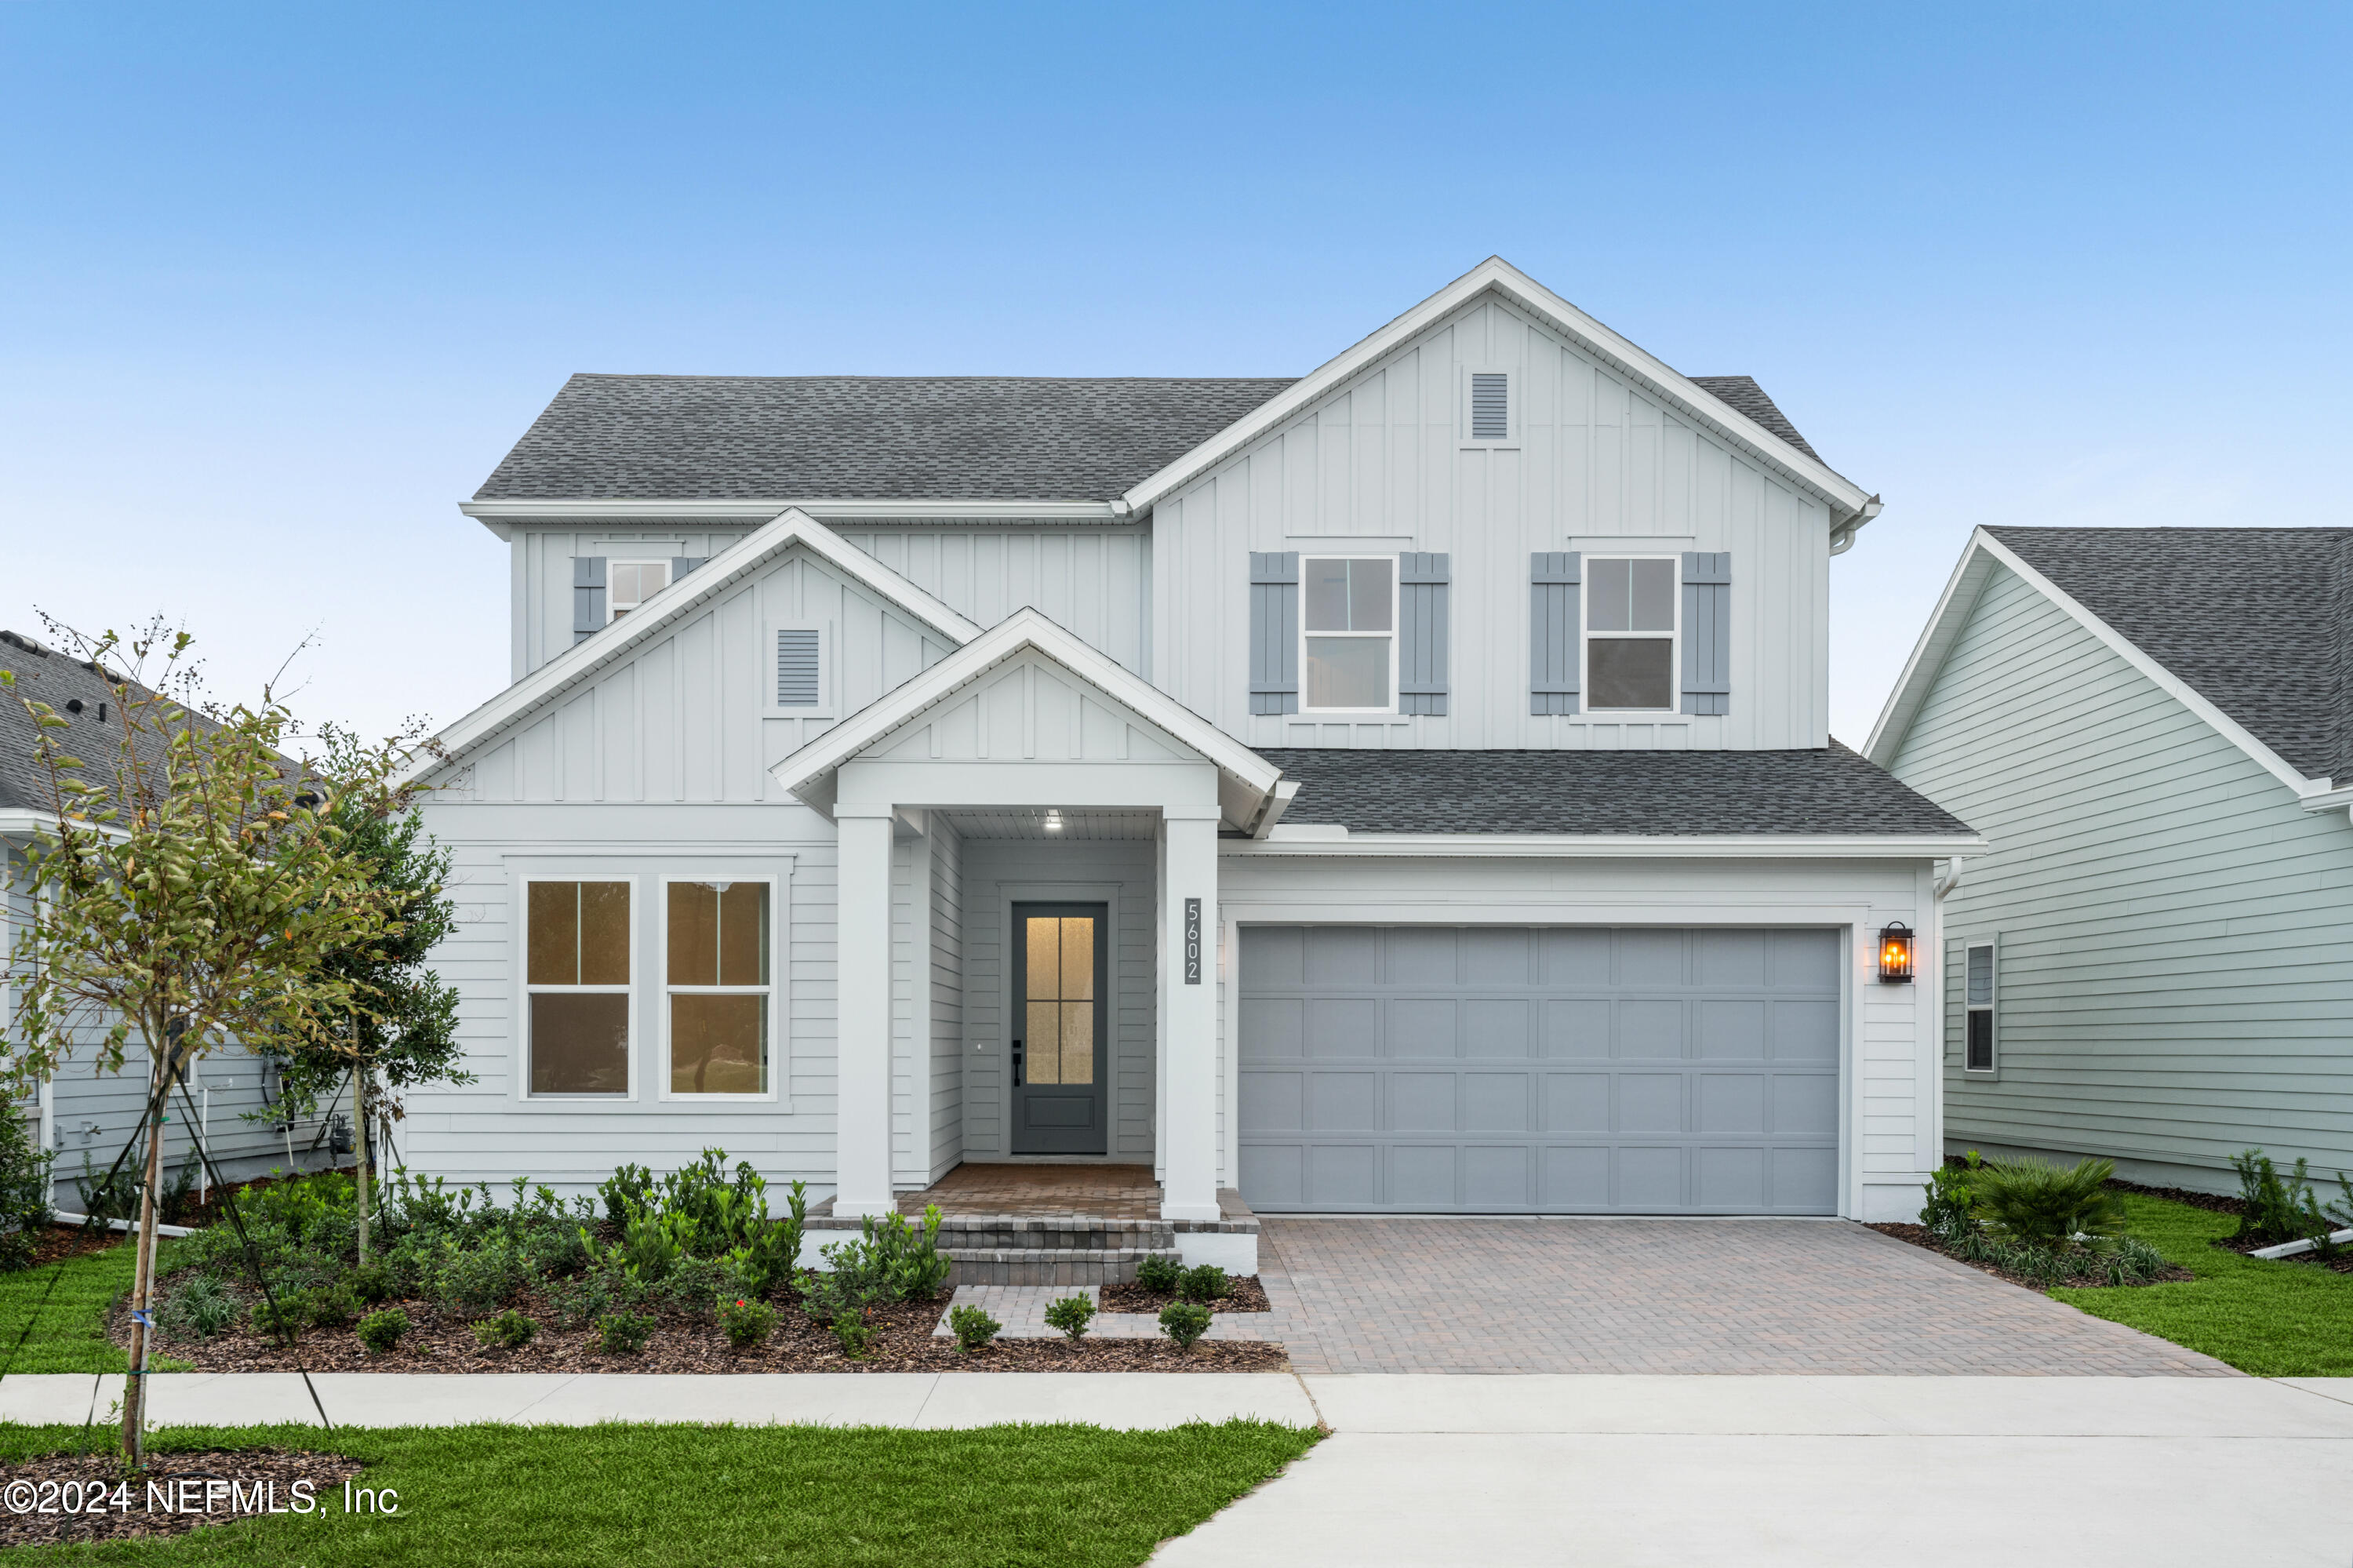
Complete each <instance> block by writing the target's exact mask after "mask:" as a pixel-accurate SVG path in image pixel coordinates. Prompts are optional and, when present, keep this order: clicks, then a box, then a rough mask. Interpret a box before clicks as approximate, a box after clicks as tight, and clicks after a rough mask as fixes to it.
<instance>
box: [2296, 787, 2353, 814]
mask: <svg viewBox="0 0 2353 1568" xmlns="http://www.w3.org/2000/svg"><path fill="white" fill-rule="evenodd" d="M2332 782H2333V781H2332ZM2304 809H2305V810H2307V811H2347V810H2353V784H2346V785H2342V786H2338V787H2337V788H2333V789H2325V790H2321V791H2319V792H2317V793H2314V794H2308V795H2306V797H2305V798H2304Z"/></svg>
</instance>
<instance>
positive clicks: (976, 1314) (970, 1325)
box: [948, 1306, 1005, 1352]
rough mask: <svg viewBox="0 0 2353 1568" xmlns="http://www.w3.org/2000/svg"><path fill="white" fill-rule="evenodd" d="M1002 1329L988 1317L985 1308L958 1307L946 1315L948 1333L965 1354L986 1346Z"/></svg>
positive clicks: (1002, 1325)
mask: <svg viewBox="0 0 2353 1568" xmlns="http://www.w3.org/2000/svg"><path fill="white" fill-rule="evenodd" d="M1004 1328H1005V1325H1004V1324H1002V1323H1000V1322H998V1321H997V1319H994V1318H992V1317H990V1316H989V1315H988V1309H987V1308H985V1307H972V1306H965V1307H958V1308H953V1309H952V1310H950V1312H949V1313H948V1332H950V1333H952V1334H954V1335H955V1342H956V1344H957V1345H958V1346H960V1347H961V1348H962V1349H964V1350H965V1351H967V1352H969V1351H976V1350H979V1349H980V1348H981V1347H982V1346H984V1345H986V1344H987V1343H988V1341H989V1340H993V1339H995V1338H997V1334H998V1333H999V1332H1001V1331H1002V1330H1004Z"/></svg>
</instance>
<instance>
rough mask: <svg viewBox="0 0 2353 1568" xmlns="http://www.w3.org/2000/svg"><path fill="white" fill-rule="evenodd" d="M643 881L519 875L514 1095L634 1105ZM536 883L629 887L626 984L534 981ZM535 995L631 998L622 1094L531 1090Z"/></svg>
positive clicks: (616, 876) (549, 1101) (514, 921)
mask: <svg viewBox="0 0 2353 1568" xmlns="http://www.w3.org/2000/svg"><path fill="white" fill-rule="evenodd" d="M639 880H640V878H639V877H638V875H637V874H634V873H630V872H611V873H605V874H598V873H596V872H574V873H565V872H548V873H537V872H526V873H524V874H522V875H520V876H518V877H516V878H515V883H514V909H513V913H512V916H511V917H510V921H511V923H510V924H509V926H508V929H509V930H511V931H513V932H515V933H517V934H518V939H517V940H515V942H514V943H513V950H512V961H513V964H514V974H515V997H516V1001H517V1006H516V1008H515V1032H514V1044H515V1065H514V1097H515V1098H516V1099H518V1100H523V1101H529V1102H531V1103H533V1104H536V1105H565V1106H583V1105H592V1106H604V1105H634V1104H636V1103H637V1098H638V1033H639V1032H638V1023H639V1022H640V1021H639V1019H638V969H640V968H641V967H642V966H643V965H644V962H645V958H646V955H645V954H644V953H643V952H642V951H640V948H641V947H642V941H641V938H642V937H643V935H644V929H643V927H642V925H641V924H640V916H641V913H642V912H641V911H640V910H639V909H638V904H639V902H640V900H639V899H638V893H639V892H640V891H641V889H640V888H639V887H638V882H639ZM534 882H564V883H572V884H575V885H577V884H580V883H587V882H617V883H619V884H621V885H623V886H624V887H626V888H628V895H629V945H628V955H629V979H628V984H626V985H535V984H533V982H532V978H531V885H532V884H533V883H534ZM535 995H548V996H622V997H626V998H627V999H628V1002H627V1008H626V1012H625V1013H624V1016H625V1017H626V1018H627V1020H628V1059H629V1071H628V1087H627V1088H626V1089H623V1090H622V1091H621V1092H620V1093H618V1094H612V1093H605V1094H592V1093H587V1092H585V1091H583V1092H574V1093H555V1092H551V1093H548V1094H540V1093H537V1092H536V1091H534V1090H533V1088H532V1086H531V1078H532V1059H531V1051H532V1039H531V1018H532V1009H531V999H532V998H533V996H535Z"/></svg>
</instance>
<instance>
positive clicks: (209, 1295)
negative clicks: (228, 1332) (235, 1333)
mask: <svg viewBox="0 0 2353 1568" xmlns="http://www.w3.org/2000/svg"><path fill="white" fill-rule="evenodd" d="M236 1321H237V1303H236V1302H235V1301H233V1300H231V1299H230V1298H229V1294H228V1292H227V1290H226V1289H224V1288H223V1287H222V1286H221V1282H220V1281H219V1280H217V1279H215V1278H214V1277H212V1276H211V1275H209V1274H191V1275H187V1276H185V1277H183V1278H181V1279H180V1280H179V1281H178V1282H177V1283H176V1284H174V1286H173V1287H172V1290H171V1293H170V1294H169V1295H167V1296H165V1297H164V1300H163V1304H162V1305H161V1306H160V1307H158V1308H156V1310H155V1324H156V1327H158V1328H160V1329H162V1330H164V1336H165V1337H166V1338H168V1339H174V1340H209V1339H211V1338H212V1337H213V1336H214V1335H215V1334H217V1333H219V1332H220V1331H221V1330H223V1329H226V1328H227V1327H228V1326H229V1325H230V1324H231V1323H234V1322H236Z"/></svg>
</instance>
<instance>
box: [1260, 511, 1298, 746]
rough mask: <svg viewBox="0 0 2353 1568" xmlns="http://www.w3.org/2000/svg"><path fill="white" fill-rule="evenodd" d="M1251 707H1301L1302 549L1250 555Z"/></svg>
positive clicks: (1279, 710)
mask: <svg viewBox="0 0 2353 1568" xmlns="http://www.w3.org/2000/svg"><path fill="white" fill-rule="evenodd" d="M1298 711H1299V555H1298V552H1297V551H1295V550H1284V551H1276V552H1272V553H1270V554H1266V555H1261V554H1259V553H1258V552H1257V551H1252V552H1251V553H1250V712H1252V713H1254V714H1295V713H1297V712H1298Z"/></svg>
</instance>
